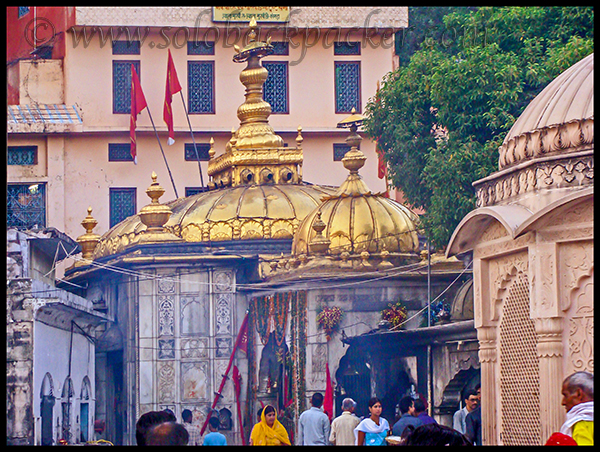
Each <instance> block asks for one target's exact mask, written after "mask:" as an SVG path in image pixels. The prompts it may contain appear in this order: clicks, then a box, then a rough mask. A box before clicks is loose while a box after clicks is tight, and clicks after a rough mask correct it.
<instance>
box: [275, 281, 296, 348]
mask: <svg viewBox="0 0 600 452" xmlns="http://www.w3.org/2000/svg"><path fill="white" fill-rule="evenodd" d="M291 298H292V292H278V293H276V294H275V296H274V297H273V298H272V300H271V302H272V303H273V309H272V310H271V312H272V313H273V315H274V316H275V340H276V341H277V345H279V346H281V344H283V341H284V340H285V324H286V322H287V315H288V310H289V302H290V299H291Z"/></svg>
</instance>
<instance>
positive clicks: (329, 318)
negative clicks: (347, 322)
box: [317, 306, 344, 341]
mask: <svg viewBox="0 0 600 452" xmlns="http://www.w3.org/2000/svg"><path fill="white" fill-rule="evenodd" d="M343 315H344V311H342V309H341V308H340V307H338V306H333V307H331V308H329V307H323V308H322V309H321V311H320V312H319V313H318V314H317V324H318V325H319V326H320V327H321V328H322V329H323V330H324V331H325V338H326V339H327V341H329V340H331V336H332V335H333V333H334V332H335V331H337V330H338V329H339V326H340V322H341V321H342V316H343Z"/></svg>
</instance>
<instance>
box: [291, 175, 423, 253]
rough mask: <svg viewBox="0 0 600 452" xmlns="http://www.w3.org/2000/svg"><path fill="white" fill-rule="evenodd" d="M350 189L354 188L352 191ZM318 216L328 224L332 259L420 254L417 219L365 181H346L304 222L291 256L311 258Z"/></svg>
mask: <svg viewBox="0 0 600 452" xmlns="http://www.w3.org/2000/svg"><path fill="white" fill-rule="evenodd" d="M350 185H352V186H354V187H353V188H352V189H351V190H349V186H350ZM319 214H320V215H319ZM319 216H320V219H321V221H323V222H324V223H325V229H324V231H323V235H324V236H325V237H326V238H327V239H328V240H329V241H330V245H329V254H331V255H338V254H341V253H342V252H348V253H350V254H360V253H362V252H364V251H367V252H369V253H371V254H373V253H381V252H382V251H388V252H390V253H410V252H416V251H418V248H419V239H418V236H417V230H416V229H417V228H416V226H415V222H416V221H417V220H418V218H417V216H416V215H415V214H414V213H413V212H411V211H410V210H409V209H408V208H406V207H405V206H403V205H401V204H399V203H397V202H396V201H394V200H391V199H388V198H386V197H384V196H383V195H382V194H376V193H372V192H371V191H369V190H368V188H367V187H366V185H365V184H364V182H363V181H362V180H352V181H349V180H346V182H344V184H342V186H340V189H339V191H338V192H337V193H336V194H335V195H333V196H331V197H328V198H326V199H325V200H324V202H323V203H322V204H321V205H320V206H319V207H318V208H317V209H315V210H314V211H313V212H312V213H311V214H310V215H308V216H307V217H306V218H305V219H304V221H303V222H302V224H301V225H300V228H299V230H298V232H297V234H296V235H295V236H294V242H293V244H292V254H294V255H296V256H298V255H301V254H307V255H308V254H311V253H310V247H309V245H310V243H311V241H312V240H313V239H314V238H315V237H316V235H317V232H316V231H315V230H314V228H313V225H314V224H315V222H316V221H318V217H319Z"/></svg>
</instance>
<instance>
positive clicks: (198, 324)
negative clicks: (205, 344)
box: [179, 294, 209, 336]
mask: <svg viewBox="0 0 600 452" xmlns="http://www.w3.org/2000/svg"><path fill="white" fill-rule="evenodd" d="M179 301H180V305H181V335H182V336H195V335H201V336H207V335H208V333H209V316H208V302H207V301H206V300H203V299H202V298H201V297H200V296H199V295H189V294H185V295H181V296H180V298H179Z"/></svg>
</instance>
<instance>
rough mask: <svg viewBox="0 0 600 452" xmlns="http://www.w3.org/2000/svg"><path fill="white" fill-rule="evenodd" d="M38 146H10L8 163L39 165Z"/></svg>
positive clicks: (7, 152) (7, 157)
mask: <svg viewBox="0 0 600 452" xmlns="http://www.w3.org/2000/svg"><path fill="white" fill-rule="evenodd" d="M37 150H38V147H37V146H8V147H7V151H6V164H7V165H37Z"/></svg>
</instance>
